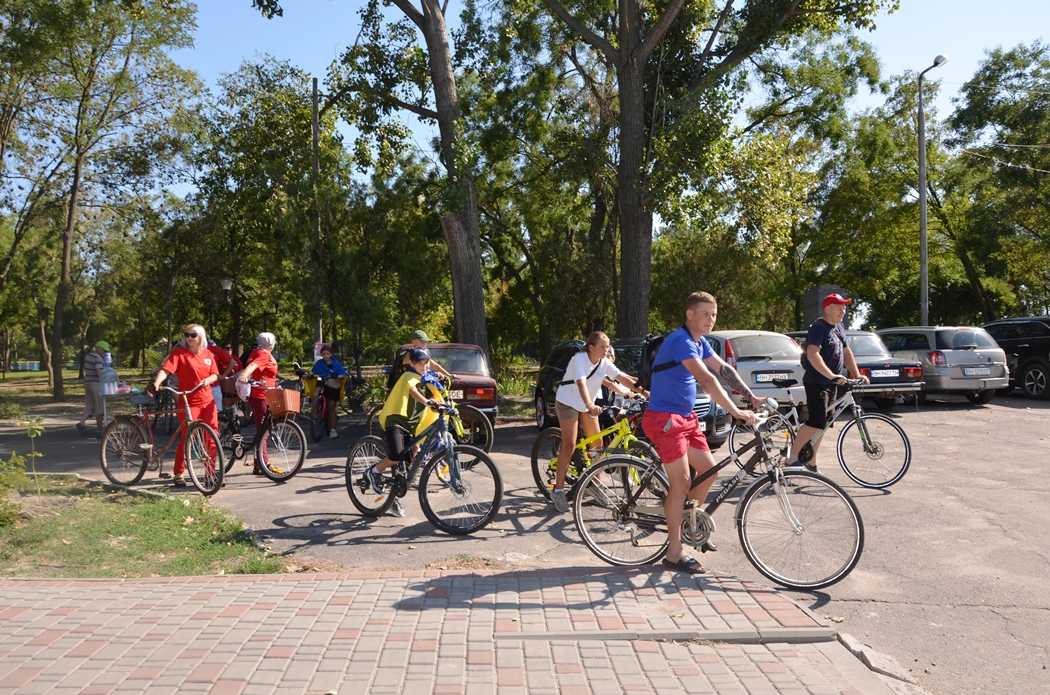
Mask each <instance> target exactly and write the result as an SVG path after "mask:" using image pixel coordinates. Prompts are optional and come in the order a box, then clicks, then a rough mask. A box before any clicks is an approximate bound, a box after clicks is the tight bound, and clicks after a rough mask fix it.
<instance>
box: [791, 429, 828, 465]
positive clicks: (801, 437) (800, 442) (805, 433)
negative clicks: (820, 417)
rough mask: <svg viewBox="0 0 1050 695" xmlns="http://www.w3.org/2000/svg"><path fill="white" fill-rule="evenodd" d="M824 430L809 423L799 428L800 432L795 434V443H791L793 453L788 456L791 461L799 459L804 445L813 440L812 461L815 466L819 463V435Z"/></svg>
mask: <svg viewBox="0 0 1050 695" xmlns="http://www.w3.org/2000/svg"><path fill="white" fill-rule="evenodd" d="M823 431H824V430H822V429H818V428H816V427H811V426H809V425H802V427H799V428H798V434H797V435H795V443H794V444H792V445H791V455H790V456H789V457H788V462H789V463H794V462H795V461H798V455H799V453H800V452H801V451H802V447H804V446H806V444H807V443H808V442H812V449H813V458H812V459H810V463H811V464H812V465H813V466H816V465H817V449H819V448H820V437H818V436H817V435H818V434H820V433H821V432H823Z"/></svg>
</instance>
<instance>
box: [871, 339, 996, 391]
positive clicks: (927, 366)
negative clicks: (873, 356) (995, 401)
mask: <svg viewBox="0 0 1050 695" xmlns="http://www.w3.org/2000/svg"><path fill="white" fill-rule="evenodd" d="M878 334H879V335H880V336H881V337H882V340H883V342H885V343H886V347H887V348H889V350H890V352H891V353H892V354H893V356H894V357H907V358H911V359H914V360H917V361H918V362H920V363H921V364H922V371H923V380H924V381H925V382H926V393H955V394H958V395H960V396H962V395H965V396H966V397H967V398H969V399H970V401H972V402H973V403H987V402H988V401H990V400H991V398H992V394H993V393H994V392H995V391H996V390H997V389H1001V388H1006V387H1007V385H1008V384H1009V383H1010V372H1009V370H1008V369H1007V367H1006V353H1005V352H1003V350H1002V349H1001V348H1000V347H999V345H998V344H997V343H996V342H995V340H994V339H993V338H992V336H990V335H988V333H987V332H985V330H984V329H983V328H976V327H974V326H902V327H900V328H884V329H882V330H880V331H878Z"/></svg>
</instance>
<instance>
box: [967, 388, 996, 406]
mask: <svg viewBox="0 0 1050 695" xmlns="http://www.w3.org/2000/svg"><path fill="white" fill-rule="evenodd" d="M966 397H967V398H969V399H970V402H971V403H973V404H974V405H986V404H987V403H990V402H991V400H992V392H991V391H978V392H976V393H968V394H966Z"/></svg>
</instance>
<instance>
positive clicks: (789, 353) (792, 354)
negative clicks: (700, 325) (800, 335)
mask: <svg viewBox="0 0 1050 695" xmlns="http://www.w3.org/2000/svg"><path fill="white" fill-rule="evenodd" d="M730 340H732V341H733V354H735V355H736V359H737V361H740V360H748V359H761V358H764V357H768V358H770V359H774V360H781V359H798V356H799V355H801V354H802V348H800V347H799V346H798V343H796V342H795V341H794V340H792V339H791V338H789V337H787V336H786V335H742V336H740V337H737V338H730Z"/></svg>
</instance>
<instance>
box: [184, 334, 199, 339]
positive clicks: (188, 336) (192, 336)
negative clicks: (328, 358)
mask: <svg viewBox="0 0 1050 695" xmlns="http://www.w3.org/2000/svg"><path fill="white" fill-rule="evenodd" d="M182 336H183V337H184V338H196V337H198V336H197V334H196V333H183V334H182Z"/></svg>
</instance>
